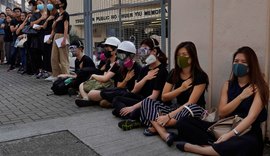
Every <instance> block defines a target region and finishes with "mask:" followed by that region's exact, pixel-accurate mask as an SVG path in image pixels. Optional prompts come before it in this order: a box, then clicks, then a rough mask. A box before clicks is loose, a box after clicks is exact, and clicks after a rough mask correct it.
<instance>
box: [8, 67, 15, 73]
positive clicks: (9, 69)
mask: <svg viewBox="0 0 270 156" xmlns="http://www.w3.org/2000/svg"><path fill="white" fill-rule="evenodd" d="M13 69H15V67H14V66H10V67H9V68H8V70H7V71H8V72H9V71H11V70H13Z"/></svg>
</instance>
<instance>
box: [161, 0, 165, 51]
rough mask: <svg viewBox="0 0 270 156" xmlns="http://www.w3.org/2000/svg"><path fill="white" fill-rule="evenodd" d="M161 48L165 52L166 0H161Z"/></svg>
mask: <svg viewBox="0 0 270 156" xmlns="http://www.w3.org/2000/svg"><path fill="white" fill-rule="evenodd" d="M160 3H161V49H162V51H163V52H164V53H166V0H161V1H160Z"/></svg>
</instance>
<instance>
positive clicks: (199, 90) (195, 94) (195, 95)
mask: <svg viewBox="0 0 270 156" xmlns="http://www.w3.org/2000/svg"><path fill="white" fill-rule="evenodd" d="M205 87H206V84H200V85H197V86H194V88H193V91H192V93H191V95H190V96H189V100H188V102H187V103H186V104H184V105H188V104H194V103H197V102H198V100H199V98H200V97H201V95H202V94H203V92H204V91H205ZM184 105H183V106H181V107H179V108H177V109H176V110H174V111H172V112H171V113H169V115H170V117H174V116H175V115H176V114H177V113H178V112H180V111H181V110H182V109H183V108H184Z"/></svg>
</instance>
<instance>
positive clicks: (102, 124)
mask: <svg viewBox="0 0 270 156" xmlns="http://www.w3.org/2000/svg"><path fill="white" fill-rule="evenodd" d="M6 69H7V66H0V134H1V135H0V142H3V141H10V140H16V139H22V138H28V137H32V136H37V135H44V134H48V133H54V132H57V131H63V130H68V131H69V132H71V133H72V134H73V135H75V136H76V137H77V138H78V139H80V140H81V141H83V142H84V143H85V144H86V145H88V146H89V147H91V148H92V149H94V150H95V151H96V152H97V153H99V154H100V155H105V156H106V155H108V156H111V155H193V154H190V153H181V152H180V151H178V150H177V149H176V148H175V146H173V147H171V148H170V147H167V145H166V144H165V143H164V142H163V141H161V139H160V138H159V137H145V136H143V134H142V129H135V130H131V131H127V132H123V131H122V130H121V129H119V128H117V126H116V125H117V123H118V122H119V119H116V118H114V117H113V116H112V114H111V110H107V109H101V108H99V107H88V108H78V107H76V106H75V104H74V99H75V97H68V96H55V95H51V96H46V95H47V94H49V93H51V91H50V87H51V85H52V83H50V82H46V81H44V80H37V79H35V78H34V77H31V76H27V75H23V76H21V75H20V74H17V73H16V70H14V71H11V72H6ZM24 150H25V149H23V148H21V149H20V150H19V151H24ZM266 151H267V152H266V153H265V156H266V155H270V150H269V148H267V149H266ZM0 155H1V154H0Z"/></svg>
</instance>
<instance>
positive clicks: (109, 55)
mask: <svg viewBox="0 0 270 156" xmlns="http://www.w3.org/2000/svg"><path fill="white" fill-rule="evenodd" d="M104 55H105V57H106V58H110V57H112V53H111V51H107V50H106V51H105V52H104Z"/></svg>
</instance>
